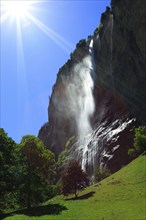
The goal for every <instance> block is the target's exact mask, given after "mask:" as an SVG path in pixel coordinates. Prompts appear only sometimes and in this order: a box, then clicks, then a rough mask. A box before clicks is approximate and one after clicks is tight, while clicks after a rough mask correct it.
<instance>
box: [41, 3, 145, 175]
mask: <svg viewBox="0 0 146 220" xmlns="http://www.w3.org/2000/svg"><path fill="white" fill-rule="evenodd" d="M111 6H112V8H111V10H110V9H109V8H107V9H106V12H104V13H103V14H102V16H101V24H100V25H99V28H97V29H96V30H95V32H94V35H93V36H91V37H89V38H88V40H87V41H86V40H82V41H80V42H79V43H78V44H77V48H76V49H75V51H74V52H73V53H72V54H71V58H70V60H69V61H67V63H66V64H65V65H64V66H63V67H62V68H61V69H60V70H59V73H58V76H57V80H56V83H55V85H54V87H53V91H52V95H51V99H50V103H49V108H48V116H49V124H47V125H45V126H44V127H42V128H41V130H40V132H39V137H40V139H41V140H42V141H43V142H44V143H45V144H46V146H48V147H49V148H50V149H51V150H53V151H54V152H55V153H56V155H59V153H60V152H61V151H63V150H64V149H65V145H66V142H67V140H68V139H69V138H70V137H72V136H75V137H76V136H77V135H78V128H77V123H78V122H77V119H76V118H75V114H74V107H75V104H74V105H72V104H71V102H72V97H71V96H69V97H70V99H69V98H68V93H69V89H71V87H69V86H68V85H70V82H71V81H73V83H74V84H75V83H76V81H75V80H74V77H73V73H72V72H73V71H74V72H75V70H78V68H75V66H76V65H77V64H81V65H85V63H86V62H84V58H85V57H87V56H89V55H91V51H90V43H91V39H93V53H92V55H91V59H92V67H93V69H94V71H93V70H92V78H93V81H94V90H93V96H94V101H95V111H94V114H93V115H92V116H91V117H90V124H91V127H92V129H93V134H92V137H93V140H92V141H91V143H90V144H89V145H90V146H87V151H86V152H85V154H86V159H85V160H84V162H86V169H87V171H88V172H89V173H90V174H91V175H92V174H93V171H94V168H95V166H101V165H102V166H105V165H106V166H108V167H109V168H110V169H111V170H112V171H113V172H115V171H116V170H118V169H120V168H121V167H122V166H123V165H125V164H127V163H128V162H129V161H130V160H131V159H130V158H129V156H128V154H127V151H128V149H129V148H130V147H131V146H132V145H133V135H134V127H135V126H136V125H138V124H146V62H145V58H146V51H145V48H146V47H145V45H146V44H145V43H146V36H145V33H146V32H145V26H146V23H145V22H146V19H145V18H146V12H145V8H146V2H145V1H144V0H133V1H131V0H112V2H111ZM92 67H90V68H92ZM74 74H75V73H74ZM80 80H81V79H80V77H79V81H80ZM79 85H80V87H79V86H76V87H75V88H76V90H78V92H77V91H76V92H75V93H73V94H72V95H73V96H77V94H79V92H80V89H81V87H82V84H79ZM79 97H80V95H79ZM76 105H78V103H76ZM83 123H84V121H83ZM93 142H94V144H93ZM74 146H75V145H74ZM73 151H74V152H75V151H76V149H74V147H73ZM73 151H71V152H73ZM81 153H82V152H81V149H80V152H79V151H77V153H76V154H74V155H76V159H77V158H79V159H80V158H81V156H80V154H81ZM77 155H79V156H77ZM89 155H92V161H93V163H90V161H89Z"/></svg>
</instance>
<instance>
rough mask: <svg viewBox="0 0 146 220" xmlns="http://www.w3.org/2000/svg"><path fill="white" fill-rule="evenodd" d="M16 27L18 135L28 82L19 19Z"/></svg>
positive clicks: (26, 96) (26, 97) (20, 130)
mask: <svg viewBox="0 0 146 220" xmlns="http://www.w3.org/2000/svg"><path fill="white" fill-rule="evenodd" d="M16 28H17V102H18V127H19V132H20V135H21V133H22V116H21V115H20V113H21V112H23V111H22V109H21V108H23V107H24V106H22V104H20V103H21V100H22V99H23V100H26V101H28V98H29V97H28V84H27V78H26V70H25V62H24V50H23V40H22V30H21V24H20V21H19V20H18V19H17V21H16Z"/></svg>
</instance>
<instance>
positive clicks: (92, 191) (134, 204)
mask: <svg viewBox="0 0 146 220" xmlns="http://www.w3.org/2000/svg"><path fill="white" fill-rule="evenodd" d="M145 183H146V155H143V156H140V157H139V158H137V159H136V160H134V161H132V162H131V163H130V164H128V165H127V166H126V167H124V168H122V169H121V170H120V171H118V172H117V173H115V174H113V175H111V176H110V177H108V178H106V179H105V180H103V181H101V182H100V183H98V184H95V185H93V186H90V187H88V188H86V189H85V190H84V191H82V192H81V193H80V194H79V198H78V199H74V197H73V196H70V197H68V198H66V199H64V198H63V197H62V196H56V197H54V198H53V199H51V200H50V201H48V202H46V203H45V204H43V206H40V207H38V208H33V209H32V210H31V211H27V210H20V211H17V212H13V213H8V214H6V215H3V216H2V217H1V218H2V219H5V220H146V185H145Z"/></svg>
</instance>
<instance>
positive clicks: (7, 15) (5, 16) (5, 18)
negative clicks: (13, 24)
mask: <svg viewBox="0 0 146 220" xmlns="http://www.w3.org/2000/svg"><path fill="white" fill-rule="evenodd" d="M8 17H9V13H6V12H5V13H3V15H1V16H0V24H2V23H3V22H4V21H6V20H7V19H8Z"/></svg>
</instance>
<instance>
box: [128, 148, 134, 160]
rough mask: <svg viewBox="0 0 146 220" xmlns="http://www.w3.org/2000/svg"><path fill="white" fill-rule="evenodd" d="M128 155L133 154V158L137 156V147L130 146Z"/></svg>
mask: <svg viewBox="0 0 146 220" xmlns="http://www.w3.org/2000/svg"><path fill="white" fill-rule="evenodd" d="M128 155H129V156H131V157H132V158H134V157H136V152H135V149H133V148H129V150H128Z"/></svg>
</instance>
